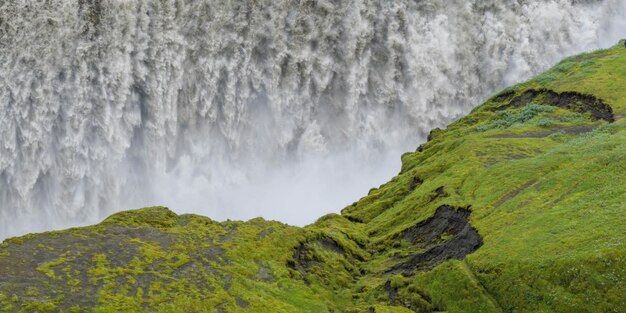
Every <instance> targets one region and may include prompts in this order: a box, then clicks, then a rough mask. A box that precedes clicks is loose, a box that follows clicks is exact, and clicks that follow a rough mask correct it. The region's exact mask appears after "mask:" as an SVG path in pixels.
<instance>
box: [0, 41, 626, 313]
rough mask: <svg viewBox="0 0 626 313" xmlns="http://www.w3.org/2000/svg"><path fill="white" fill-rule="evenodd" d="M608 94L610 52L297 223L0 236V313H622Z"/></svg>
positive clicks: (613, 97)
mask: <svg viewBox="0 0 626 313" xmlns="http://www.w3.org/2000/svg"><path fill="white" fill-rule="evenodd" d="M624 86H626V50H625V49H623V47H622V45H620V46H616V47H614V48H612V49H609V50H604V51H597V52H594V53H591V54H584V55H579V56H575V57H572V58H569V59H566V60H564V61H563V62H561V63H560V64H558V65H557V66H555V67H554V68H553V69H552V70H550V71H548V72H546V73H544V74H542V75H540V76H539V77H537V78H535V79H534V80H532V81H529V82H527V83H524V84H520V85H518V86H514V87H511V88H509V89H507V90H505V91H503V92H502V93H500V94H499V95H496V96H495V97H493V98H492V99H490V100H489V101H487V102H486V103H485V104H483V105H481V106H480V107H478V108H477V109H475V110H474V111H473V112H472V113H471V114H469V115H468V116H466V117H465V118H462V119H461V120H459V121H457V122H455V123H454V124H452V125H450V126H449V127H448V128H447V129H446V130H438V129H437V130H434V131H433V132H431V134H430V136H429V141H428V142H427V143H426V144H424V145H423V146H421V147H419V148H418V151H416V152H414V153H407V154H405V155H403V156H402V161H403V165H402V169H401V172H400V173H399V174H398V176H396V177H395V178H393V179H392V180H391V181H390V182H388V183H387V184H385V185H383V186H381V187H380V188H375V189H372V190H371V191H370V193H369V194H368V195H367V196H366V197H364V198H362V199H361V200H359V201H358V202H355V203H354V204H353V205H351V206H349V207H347V208H345V209H344V210H343V211H342V214H341V215H338V214H331V215H327V216H324V217H322V218H320V219H319V220H318V221H317V222H316V223H314V224H313V225H310V226H307V227H305V228H296V227H291V226H287V225H284V224H281V223H277V222H269V221H264V220H262V219H254V220H251V221H248V222H225V223H218V222H215V221H212V220H210V219H208V218H206V217H201V216H196V215H181V216H178V215H176V214H174V213H172V212H171V211H169V210H167V209H166V208H158V207H157V208H146V209H141V210H136V211H127V212H122V213H118V214H115V215H113V216H111V217H109V218H108V219H106V220H105V221H104V222H102V223H101V224H98V225H95V226H90V227H85V228H77V229H70V230H66V231H60V232H49V233H43V234H37V235H28V236H24V237H20V238H13V239H9V240H7V241H5V242H4V243H3V244H2V247H1V248H0V311H6V312H17V311H33V310H38V311H64V312H74V311H91V310H92V308H94V307H95V308H96V309H95V311H97V312H118V311H129V312H132V311H143V310H158V311H162V312H195V311H197V312H233V311H243V310H249V311H251V312H342V311H345V312H411V311H414V312H434V311H449V312H626V300H625V298H624V288H625V286H626V233H625V232H624V229H625V228H626V217H625V215H624V212H625V211H624V210H625V209H626V207H625V203H626V179H625V178H624V177H626V176H625V174H626V162H624V160H623V157H624V155H626V140H625V139H626V119H624V117H625V113H626V88H624ZM294 209H297V208H294Z"/></svg>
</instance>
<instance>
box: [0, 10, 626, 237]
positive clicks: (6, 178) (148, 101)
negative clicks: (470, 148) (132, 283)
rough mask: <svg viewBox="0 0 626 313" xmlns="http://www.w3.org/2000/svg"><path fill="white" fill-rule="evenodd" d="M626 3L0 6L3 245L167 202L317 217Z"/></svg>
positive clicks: (177, 206) (588, 35) (219, 212)
mask: <svg viewBox="0 0 626 313" xmlns="http://www.w3.org/2000/svg"><path fill="white" fill-rule="evenodd" d="M624 16H626V3H624V1H622V0H597V1H593V0H587V1H584V0H505V1H502V0H452V1H440V0H397V1H374V0H334V1H331V0H317V1H313V0H295V1H294V0H240V1H236V0H158V1H157V0H134V1H122V0H91V1H86V0H52V1H48V0H46V1H29V0H14V1H4V2H2V3H0V139H1V140H0V238H3V237H6V236H11V235H17V234H22V233H25V232H32V231H41V230H47V229H52V228H58V227H67V226H76V225H83V224H86V223H93V222H97V221H98V220H100V219H102V218H103V217H105V216H106V215H108V214H110V213H111V212H114V211H117V210H123V209H130V208H136V207H140V206H148V205H157V204H166V205H169V206H170V207H171V208H172V209H174V210H175V211H179V212H194V213H200V214H205V215H208V216H209V217H212V218H215V219H226V218H231V219H239V218H250V217H254V216H257V215H261V216H264V217H267V218H273V219H280V220H282V221H285V222H289V223H292V224H298V225H302V224H306V223H310V222H312V221H314V219H315V217H319V216H321V214H323V213H328V212H337V211H338V210H339V209H341V208H342V206H343V205H347V204H349V202H350V201H353V200H356V198H355V197H356V196H357V195H363V194H365V193H366V192H367V188H368V186H373V185H375V184H379V183H381V182H383V181H384V180H385V179H387V178H389V177H391V176H392V175H393V173H394V171H397V170H398V168H399V167H398V164H399V161H398V159H399V155H400V151H408V150H412V149H415V147H416V146H417V145H418V144H419V142H420V141H422V140H423V139H424V137H425V135H426V134H427V133H428V131H429V130H430V129H431V128H433V127H442V126H445V125H446V124H447V123H449V122H451V121H453V120H454V119H456V118H458V117H460V116H462V115H464V114H467V113H468V112H469V111H470V110H471V109H472V108H473V107H474V106H476V105H477V104H479V103H480V102H481V101H483V100H484V99H485V98H486V97H488V96H489V95H490V94H492V93H494V92H496V91H498V90H499V89H500V88H503V87H505V86H507V85H509V84H513V83H517V82H520V81H522V80H524V79H527V78H529V77H531V76H532V75H534V74H537V73H538V72H540V71H542V70H545V69H546V68H548V67H550V66H551V65H552V64H553V63H554V62H556V61H558V60H560V59H561V58H563V57H564V56H567V55H570V54H572V53H576V52H581V51H585V50H592V49H597V48H599V47H606V46H609V45H612V44H614V43H615V42H616V41H617V40H618V39H619V36H620V35H622V36H623V35H624V29H626V24H624V22H623V21H622V20H624V19H625V18H624Z"/></svg>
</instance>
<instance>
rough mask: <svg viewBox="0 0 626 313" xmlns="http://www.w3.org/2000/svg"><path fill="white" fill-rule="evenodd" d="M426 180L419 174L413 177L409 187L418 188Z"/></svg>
mask: <svg viewBox="0 0 626 313" xmlns="http://www.w3.org/2000/svg"><path fill="white" fill-rule="evenodd" d="M423 183H424V180H423V179H421V178H420V177H419V176H414V177H413V179H411V183H410V184H409V188H410V189H411V190H415V188H417V187H418V186H419V185H421V184H423Z"/></svg>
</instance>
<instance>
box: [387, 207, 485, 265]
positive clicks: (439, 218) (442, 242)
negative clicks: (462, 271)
mask: <svg viewBox="0 0 626 313" xmlns="http://www.w3.org/2000/svg"><path fill="white" fill-rule="evenodd" d="M470 213H471V211H470V210H468V209H465V208H459V209H456V210H455V209H454V208H452V207H450V206H448V205H443V206H441V207H439V208H438V209H437V211H436V212H435V215H434V216H433V217H431V218H429V219H427V220H425V221H423V222H421V223H418V224H417V225H415V226H413V227H411V228H409V229H407V230H406V231H405V232H404V236H403V237H402V238H401V239H402V240H406V241H409V242H410V243H411V244H412V245H414V246H419V247H422V252H420V253H417V254H415V255H413V256H412V257H411V258H410V259H409V260H406V261H404V262H401V263H398V264H396V265H394V266H392V267H391V268H389V269H388V270H387V271H386V273H402V274H404V275H407V276H408V275H411V274H412V273H413V272H414V271H427V270H430V269H432V268H434V267H435V266H437V265H439V264H441V263H443V262H445V261H447V260H450V259H459V260H460V259H463V258H465V256H466V255H468V254H470V253H472V252H474V251H476V250H477V249H478V248H480V246H482V238H481V237H480V235H479V234H478V232H477V231H476V230H475V229H474V228H472V226H471V225H470V224H469V220H468V219H469V216H470Z"/></svg>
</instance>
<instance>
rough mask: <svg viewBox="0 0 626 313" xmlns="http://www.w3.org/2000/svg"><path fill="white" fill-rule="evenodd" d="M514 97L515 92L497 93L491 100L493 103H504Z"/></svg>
mask: <svg viewBox="0 0 626 313" xmlns="http://www.w3.org/2000/svg"><path fill="white" fill-rule="evenodd" d="M514 96H515V90H509V91H505V92H501V93H499V94H498V95H496V96H495V97H493V99H492V100H493V101H495V102H504V101H508V100H511V99H513V97H514Z"/></svg>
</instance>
